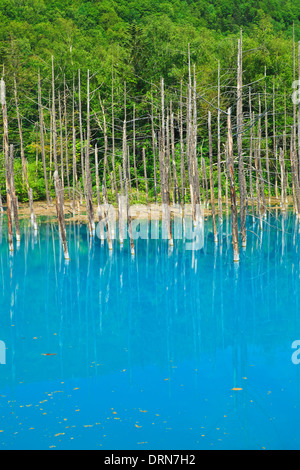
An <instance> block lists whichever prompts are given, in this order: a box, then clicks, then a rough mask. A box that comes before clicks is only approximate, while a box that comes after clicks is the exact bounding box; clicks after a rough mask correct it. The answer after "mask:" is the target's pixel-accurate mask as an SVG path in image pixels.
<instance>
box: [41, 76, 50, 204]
mask: <svg viewBox="0 0 300 470" xmlns="http://www.w3.org/2000/svg"><path fill="white" fill-rule="evenodd" d="M38 106H39V120H40V139H41V155H42V162H43V170H44V180H45V189H46V199H47V206H48V207H49V206H50V195H49V189H48V179H47V169H46V156H45V142H44V116H43V107H42V93H41V78H40V71H39V75H38Z"/></svg>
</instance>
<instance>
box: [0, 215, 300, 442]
mask: <svg viewBox="0 0 300 470" xmlns="http://www.w3.org/2000/svg"><path fill="white" fill-rule="evenodd" d="M0 223H1V227H0V231H1V233H0V340H1V341H3V342H4V343H5V345H6V364H1V365H0V449H49V448H53V449H107V450H110V449H120V450H121V449H122V450H123V449H151V450H154V449H157V450H158V449H172V450H176V449H263V448H266V449H299V448H300V436H299V435H298V430H299V426H298V424H299V419H300V364H299V365H295V364H293V363H292V360H291V357H292V353H293V352H294V350H293V349H292V347H291V345H292V342H293V341H294V340H298V339H300V321H299V320H300V311H299V300H300V298H299V291H300V279H299V276H300V255H299V247H300V235H299V230H298V225H297V223H296V220H295V218H294V216H293V215H292V214H287V215H285V216H284V217H282V216H280V215H278V217H275V214H274V215H273V216H268V218H267V219H266V220H265V222H264V231H263V233H262V234H261V232H260V229H259V224H258V223H256V224H255V225H253V223H252V218H251V219H250V220H249V221H248V244H247V249H246V251H245V252H241V260H240V263H239V266H237V265H235V264H234V263H233V262H232V244H231V236H230V225H229V222H228V221H227V220H226V219H225V220H224V223H223V226H222V228H221V229H220V240H222V243H220V244H219V246H218V247H217V248H215V246H214V241H213V235H212V224H211V220H207V221H205V233H204V239H205V241H204V248H203V249H201V250H198V251H191V250H186V247H185V244H184V243H183V242H182V241H181V240H178V241H176V240H175V242H174V248H173V251H172V252H170V251H169V249H168V242H167V241H165V240H141V239H139V240H137V241H136V242H135V247H136V256H135V258H132V257H131V254H130V246H129V243H128V242H127V241H125V243H124V247H123V249H121V248H120V245H119V243H118V242H117V241H114V250H113V253H112V254H110V253H109V250H108V247H107V244H106V243H105V244H101V241H100V240H99V239H98V238H97V237H96V238H95V239H92V240H91V239H90V237H89V234H88V232H87V228H86V226H85V225H80V224H75V223H74V224H72V223H70V224H69V225H67V237H68V242H69V251H70V257H71V261H70V262H69V263H68V264H66V263H65V261H64V259H63V253H62V248H61V244H60V240H59V234H58V227H57V224H56V223H55V221H53V222H52V221H51V220H48V221H47V219H43V220H39V231H38V233H37V236H35V235H34V233H33V232H32V230H31V228H30V226H29V225H28V221H22V223H21V230H22V241H21V245H20V247H19V248H18V249H15V253H14V255H13V256H10V254H9V251H8V242H7V225H6V221H5V219H4V220H2V221H1V222H0ZM15 248H16V247H15ZM233 389H235V390H233Z"/></svg>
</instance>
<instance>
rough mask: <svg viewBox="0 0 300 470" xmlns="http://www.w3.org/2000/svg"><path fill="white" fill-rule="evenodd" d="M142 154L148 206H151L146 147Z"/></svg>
mask: <svg viewBox="0 0 300 470" xmlns="http://www.w3.org/2000/svg"><path fill="white" fill-rule="evenodd" d="M142 152H143V162H144V177H145V188H146V199H147V205H148V206H149V196H148V180H147V167H146V156H145V149H144V147H143V150H142Z"/></svg>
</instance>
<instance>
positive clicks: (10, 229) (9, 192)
mask: <svg viewBox="0 0 300 470" xmlns="http://www.w3.org/2000/svg"><path fill="white" fill-rule="evenodd" d="M0 92H1V105H2V113H3V140H4V156H5V178H6V204H7V220H8V241H9V251H10V252H13V251H14V243H13V227H12V214H11V206H12V190H11V174H10V171H11V166H10V157H9V141H8V120H7V107H6V97H5V83H4V80H3V78H2V79H1V90H0Z"/></svg>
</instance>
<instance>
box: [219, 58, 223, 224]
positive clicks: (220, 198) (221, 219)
mask: <svg viewBox="0 0 300 470" xmlns="http://www.w3.org/2000/svg"><path fill="white" fill-rule="evenodd" d="M220 95H221V89H220V61H218V212H219V220H220V223H221V224H222V223H223V207H222V180H221V131H220V116H221V111H220Z"/></svg>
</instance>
